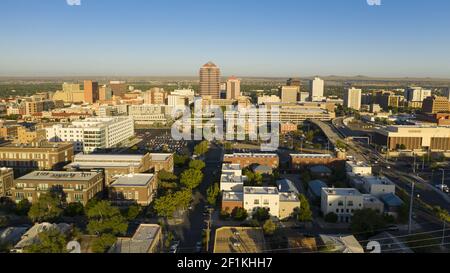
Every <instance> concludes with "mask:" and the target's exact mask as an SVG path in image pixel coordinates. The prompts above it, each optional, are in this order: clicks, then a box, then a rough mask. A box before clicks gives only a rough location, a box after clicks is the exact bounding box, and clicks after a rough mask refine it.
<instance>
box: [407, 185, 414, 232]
mask: <svg viewBox="0 0 450 273" xmlns="http://www.w3.org/2000/svg"><path fill="white" fill-rule="evenodd" d="M414 186H415V182H414V180H413V181H412V185H411V201H410V203H409V225H408V234H411V232H412V214H413V202H414Z"/></svg>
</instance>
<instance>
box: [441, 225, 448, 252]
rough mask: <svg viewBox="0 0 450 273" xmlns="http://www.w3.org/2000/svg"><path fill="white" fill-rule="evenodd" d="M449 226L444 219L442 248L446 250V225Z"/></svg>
mask: <svg viewBox="0 0 450 273" xmlns="http://www.w3.org/2000/svg"><path fill="white" fill-rule="evenodd" d="M446 224H447V221H446V220H445V219H444V229H443V230H442V243H441V247H442V248H444V246H445V225H446Z"/></svg>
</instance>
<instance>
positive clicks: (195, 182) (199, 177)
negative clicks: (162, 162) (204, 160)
mask: <svg viewBox="0 0 450 273" xmlns="http://www.w3.org/2000/svg"><path fill="white" fill-rule="evenodd" d="M202 181H203V173H202V172H201V171H200V170H197V169H188V170H186V171H184V172H183V173H182V174H181V178H180V182H181V184H182V185H184V186H186V187H187V188H188V189H195V188H196V187H198V186H199V185H200V184H201V183H202Z"/></svg>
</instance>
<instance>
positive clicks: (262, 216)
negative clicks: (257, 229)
mask: <svg viewBox="0 0 450 273" xmlns="http://www.w3.org/2000/svg"><path fill="white" fill-rule="evenodd" d="M269 218H270V214H269V210H268V209H266V208H257V209H256V210H255V212H254V213H253V219H255V220H258V221H259V222H260V223H261V222H264V221H266V220H269Z"/></svg>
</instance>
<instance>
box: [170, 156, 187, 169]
mask: <svg viewBox="0 0 450 273" xmlns="http://www.w3.org/2000/svg"><path fill="white" fill-rule="evenodd" d="M188 161H189V157H188V156H187V155H179V154H175V155H174V157H173V163H174V164H175V165H176V166H178V167H184V166H186V164H187V163H188Z"/></svg>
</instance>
